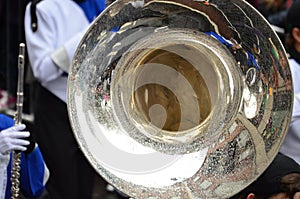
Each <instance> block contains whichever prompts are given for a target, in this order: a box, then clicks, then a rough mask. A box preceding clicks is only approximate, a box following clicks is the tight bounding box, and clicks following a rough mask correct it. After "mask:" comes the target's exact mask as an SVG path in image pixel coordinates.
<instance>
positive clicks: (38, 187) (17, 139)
mask: <svg viewBox="0 0 300 199" xmlns="http://www.w3.org/2000/svg"><path fill="white" fill-rule="evenodd" d="M25 127H26V126H25V125H24V124H21V125H16V126H14V120H13V119H12V118H10V117H8V116H6V115H3V114H0V131H1V132H0V199H4V198H5V199H8V198H10V197H11V185H12V182H11V175H12V173H11V170H12V155H11V151H12V150H18V151H20V153H22V154H21V159H20V161H21V165H20V167H21V168H20V174H21V175H20V179H19V181H20V185H19V186H20V187H19V188H20V191H21V194H23V196H25V197H28V198H38V197H40V196H41V195H42V194H43V193H44V190H45V184H46V182H47V181H48V177H49V171H48V168H47V167H46V165H45V163H44V159H43V156H42V154H41V152H40V149H39V147H38V146H37V144H36V143H35V142H34V141H32V139H30V132H29V131H23V130H24V129H25Z"/></svg>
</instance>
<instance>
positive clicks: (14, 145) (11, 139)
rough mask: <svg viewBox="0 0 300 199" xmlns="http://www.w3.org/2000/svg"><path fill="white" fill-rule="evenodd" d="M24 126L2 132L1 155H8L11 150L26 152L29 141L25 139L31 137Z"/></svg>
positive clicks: (0, 134) (0, 135) (0, 140)
mask: <svg viewBox="0 0 300 199" xmlns="http://www.w3.org/2000/svg"><path fill="white" fill-rule="evenodd" d="M25 128H26V126H25V125H24V124H21V125H17V126H13V127H10V128H8V129H5V130H3V131H1V132H0V153H1V154H3V155H4V154H8V153H9V152H10V151H11V150H19V151H25V150H26V146H27V145H29V141H28V140H25V138H27V137H29V136H30V133H29V131H22V130H24V129H25Z"/></svg>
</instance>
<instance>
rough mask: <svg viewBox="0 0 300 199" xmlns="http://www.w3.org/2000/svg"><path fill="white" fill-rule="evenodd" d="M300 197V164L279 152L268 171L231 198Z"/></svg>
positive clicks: (281, 198)
mask: <svg viewBox="0 0 300 199" xmlns="http://www.w3.org/2000/svg"><path fill="white" fill-rule="evenodd" d="M253 198H255V199H300V165H299V164H298V163H297V162H295V161H294V160H293V159H291V158H290V157H288V156H286V155H283V154H281V153H278V154H277V156H276V157H275V159H274V160H273V162H272V163H271V164H270V166H269V167H268V168H267V169H266V171H265V172H264V173H263V174H262V175H261V176H260V177H259V178H258V179H257V180H256V181H254V182H253V183H252V184H250V185H249V186H248V187H246V188H245V189H244V190H242V191H241V192H240V193H239V194H237V195H235V196H233V197H231V199H253Z"/></svg>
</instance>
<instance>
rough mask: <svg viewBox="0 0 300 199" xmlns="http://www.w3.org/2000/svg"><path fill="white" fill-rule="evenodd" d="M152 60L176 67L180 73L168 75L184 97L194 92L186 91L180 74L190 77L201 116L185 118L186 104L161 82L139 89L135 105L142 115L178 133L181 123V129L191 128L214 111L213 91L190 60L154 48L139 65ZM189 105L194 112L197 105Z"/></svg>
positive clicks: (155, 123) (188, 100)
mask: <svg viewBox="0 0 300 199" xmlns="http://www.w3.org/2000/svg"><path fill="white" fill-rule="evenodd" d="M175 48H176V47H175ZM149 63H158V64H163V65H166V66H169V67H172V68H173V69H175V71H176V73H169V74H166V75H165V77H166V78H168V79H167V81H170V82H173V83H174V84H175V85H174V89H176V91H177V92H179V95H181V96H184V95H186V96H190V95H188V94H187V93H186V92H187V90H186V89H185V85H184V84H183V83H182V82H180V81H177V77H178V73H180V74H181V75H183V76H184V77H185V78H186V79H187V80H188V83H189V85H191V86H192V87H193V89H194V93H195V95H193V97H194V98H196V100H197V102H198V106H199V109H200V117H199V119H198V120H197V123H195V122H193V119H191V118H190V117H186V118H181V109H180V106H182V104H179V101H178V99H177V97H176V95H174V93H173V91H171V90H170V89H168V88H166V87H164V86H162V85H157V84H147V85H144V86H142V87H139V88H138V89H137V90H136V91H135V94H134V102H133V104H134V106H136V109H137V110H136V111H137V112H141V113H142V114H140V116H141V117H145V116H146V118H147V120H148V121H149V122H151V123H152V124H154V125H155V126H158V127H160V128H162V129H163V130H166V131H174V132H177V131H178V130H179V126H180V123H181V124H183V126H182V128H181V129H180V130H186V129H190V128H193V127H195V126H197V125H199V124H201V122H202V121H204V120H205V119H206V117H207V116H208V115H209V113H210V111H211V101H210V94H209V91H208V88H207V85H206V84H205V81H204V80H203V78H202V76H201V74H200V73H199V72H198V71H197V70H196V69H195V68H194V67H193V65H192V64H191V63H189V62H188V61H187V60H185V59H184V58H182V57H181V56H179V55H177V54H175V53H172V52H168V51H165V50H154V51H153V52H151V53H150V54H149V55H147V56H146V57H145V58H144V59H143V60H141V62H140V66H138V67H143V66H142V65H143V64H149ZM141 70H142V69H141ZM149 75H151V74H149ZM190 100H191V99H186V101H185V103H186V105H188V104H193V103H191V102H190ZM153 105H160V106H162V109H161V108H156V109H155V108H153ZM151 107H152V109H151ZM187 107H188V111H189V112H192V111H193V110H194V108H195V107H193V106H187ZM162 110H163V111H162ZM164 117H166V118H164ZM162 121H164V126H163V127H162V126H161V122H162Z"/></svg>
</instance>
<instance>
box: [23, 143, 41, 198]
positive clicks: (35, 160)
mask: <svg viewBox="0 0 300 199" xmlns="http://www.w3.org/2000/svg"><path fill="white" fill-rule="evenodd" d="M45 170H46V166H45V163H44V159H43V156H42V154H41V152H40V149H39V147H38V146H37V147H36V148H35V149H34V150H33V151H32V152H31V153H29V154H25V153H23V154H22V157H21V179H20V180H21V183H20V189H21V192H22V194H23V195H24V196H25V197H29V198H38V197H40V196H41V195H42V194H43V192H44V190H45V183H46V182H45V181H46V180H45V179H46V178H47V177H46V176H45V175H46V172H45Z"/></svg>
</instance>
